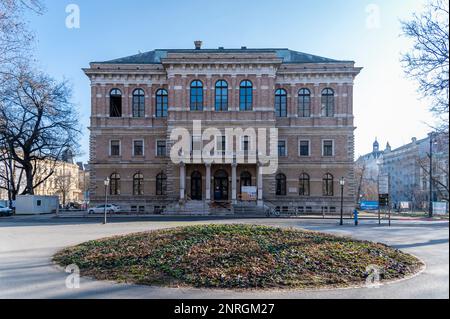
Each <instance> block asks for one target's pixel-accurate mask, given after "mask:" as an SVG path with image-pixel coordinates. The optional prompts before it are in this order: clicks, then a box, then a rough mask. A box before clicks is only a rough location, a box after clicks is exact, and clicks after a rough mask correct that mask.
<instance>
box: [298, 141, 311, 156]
mask: <svg viewBox="0 0 450 319" xmlns="http://www.w3.org/2000/svg"><path fill="white" fill-rule="evenodd" d="M300 156H310V154H309V141H300Z"/></svg>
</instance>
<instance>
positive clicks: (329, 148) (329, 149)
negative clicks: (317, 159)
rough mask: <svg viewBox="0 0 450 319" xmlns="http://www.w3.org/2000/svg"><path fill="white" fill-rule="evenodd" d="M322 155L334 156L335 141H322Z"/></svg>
mask: <svg viewBox="0 0 450 319" xmlns="http://www.w3.org/2000/svg"><path fill="white" fill-rule="evenodd" d="M322 156H325V157H331V156H334V141H333V140H323V141H322Z"/></svg>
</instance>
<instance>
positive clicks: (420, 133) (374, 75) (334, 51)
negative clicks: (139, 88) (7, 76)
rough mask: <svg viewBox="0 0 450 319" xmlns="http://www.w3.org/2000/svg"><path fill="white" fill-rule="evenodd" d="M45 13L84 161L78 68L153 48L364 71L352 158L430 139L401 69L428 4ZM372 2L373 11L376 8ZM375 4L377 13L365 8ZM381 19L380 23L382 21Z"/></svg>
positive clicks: (39, 25)
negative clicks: (330, 62)
mask: <svg viewBox="0 0 450 319" xmlns="http://www.w3.org/2000/svg"><path fill="white" fill-rule="evenodd" d="M45 2H46V6H47V10H46V12H45V14H44V15H41V16H35V15H32V14H29V15H28V20H29V22H30V27H31V29H32V30H33V31H34V32H35V34H36V37H37V40H38V41H37V43H36V54H35V55H36V58H37V59H38V60H39V63H40V66H41V67H42V68H43V69H44V70H45V71H47V72H48V73H49V74H51V75H52V76H54V77H56V78H58V79H63V78H65V79H68V80H70V81H71V82H72V84H73V89H74V102H75V104H76V106H77V107H78V109H79V113H80V115H81V124H82V126H83V133H84V135H83V138H82V140H81V143H82V149H83V150H84V152H85V154H84V155H83V156H82V157H81V158H80V160H83V161H87V160H88V136H89V131H88V130H87V127H88V125H89V115H90V96H89V95H90V87H89V81H88V79H87V78H86V76H85V75H84V73H83V72H82V71H81V68H83V67H87V66H88V65H89V62H91V61H103V60H108V59H113V58H118V57H122V56H127V55H132V54H136V53H138V51H149V50H152V49H155V48H192V47H193V41H194V40H203V42H204V47H207V48H217V47H219V46H224V47H226V48H239V47H241V46H247V47H249V48H250V47H254V48H259V47H283V48H290V49H293V50H298V51H302V52H307V53H312V54H317V55H321V56H325V57H330V58H335V59H343V60H344V59H345V60H354V61H356V64H357V66H362V67H364V70H363V71H362V73H361V75H360V76H359V77H358V78H357V80H356V83H355V99H354V103H355V117H356V126H357V127H358V128H357V130H356V132H355V133H356V155H360V154H364V153H367V152H369V151H370V150H371V147H372V142H373V140H374V139H375V137H378V140H379V141H380V143H381V145H382V147H384V145H385V143H386V141H389V142H390V143H391V145H392V146H393V147H397V146H400V145H402V144H404V143H408V142H409V141H410V139H411V137H413V136H415V137H418V138H420V137H424V136H426V134H427V132H428V130H429V128H428V126H427V124H426V123H432V117H431V116H430V115H429V114H428V112H427V102H426V101H423V100H420V99H419V97H418V95H417V93H416V86H415V83H414V82H412V81H410V80H408V79H406V78H405V77H404V75H403V72H402V69H401V67H400V63H399V61H400V53H401V52H404V51H406V50H408V48H409V47H410V45H411V43H410V42H409V41H408V40H407V39H404V38H401V37H400V34H401V28H400V22H399V20H400V19H407V18H409V17H410V16H411V14H412V13H413V12H415V11H418V10H420V9H421V8H422V6H423V4H424V2H425V0H395V1H393V0H380V1H375V0H368V1H366V0H315V1H312V0H309V1H305V0H285V1H283V0H278V1H263V0H246V1H243V0H227V1H216V0H184V1H182V0H165V1H153V0H149V1H144V0H128V1H118V0H115V1H107V0H91V1H87V0H86V1H85V0H78V1H77V0H71V1H63V0H58V1H56V0H47V1H45ZM69 4H77V5H78V6H79V8H80V18H81V19H80V28H79V29H68V28H67V27H66V24H65V20H66V17H67V13H66V6H67V5H69ZM373 5H375V6H373ZM370 8H375V9H376V10H378V12H379V14H378V15H376V13H375V15H374V14H373V12H376V11H370V10H369V11H370V12H368V11H367V10H368V9H370ZM377 17H378V18H377Z"/></svg>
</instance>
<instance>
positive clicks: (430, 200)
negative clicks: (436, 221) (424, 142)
mask: <svg viewBox="0 0 450 319" xmlns="http://www.w3.org/2000/svg"><path fill="white" fill-rule="evenodd" d="M433 137H434V133H430V172H429V173H430V174H429V175H430V176H429V183H430V198H429V204H428V206H429V207H428V216H429V217H430V218H432V217H433V143H434V141H433Z"/></svg>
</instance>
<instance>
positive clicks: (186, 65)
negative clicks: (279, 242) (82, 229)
mask: <svg viewBox="0 0 450 319" xmlns="http://www.w3.org/2000/svg"><path fill="white" fill-rule="evenodd" d="M360 70H361V68H357V67H355V63H354V62H352V61H338V60H332V59H328V58H322V57H318V56H313V55H310V54H305V53H300V52H296V51H292V50H289V49H248V48H246V47H242V48H241V49H224V48H219V49H202V48H201V43H200V42H196V47H195V49H176V50H154V51H150V52H146V53H142V54H138V55H134V56H130V57H125V58H120V59H116V60H112V61H107V62H93V63H91V64H90V67H89V68H87V69H84V71H85V73H86V75H87V76H88V77H89V79H90V81H91V90H92V91H91V94H92V115H91V126H90V131H91V138H90V163H89V167H90V174H91V176H90V177H91V185H90V199H91V204H95V203H102V202H103V201H104V198H105V189H106V187H105V186H104V181H105V179H107V178H109V186H108V187H107V190H106V191H107V192H108V193H109V195H110V199H111V201H112V202H114V203H117V204H119V205H121V207H122V208H124V209H129V210H132V211H136V210H137V211H141V212H155V211H159V210H160V209H162V208H165V209H166V210H171V209H174V207H176V206H177V205H178V206H183V207H191V209H192V210H193V209H197V208H199V207H203V208H205V207H207V210H213V209H214V208H217V207H220V208H225V209H230V210H232V208H233V204H234V205H235V206H236V205H239V203H240V200H241V199H242V187H243V186H254V187H255V188H256V189H257V198H255V206H256V202H257V203H258V204H259V205H260V206H262V205H271V206H274V207H278V208H279V209H280V210H284V211H288V210H289V211H291V212H293V211H296V212H299V213H310V212H325V213H326V212H334V211H339V207H340V196H341V194H340V184H339V181H340V179H341V178H342V177H344V178H345V180H346V183H345V187H344V203H345V210H346V212H350V211H351V210H352V209H353V208H354V203H355V199H354V197H355V181H354V168H353V164H354V129H355V127H354V118H353V83H354V79H355V77H356V76H357V75H358V74H359V72H360ZM194 120H196V121H201V124H202V128H203V129H208V128H217V129H219V130H220V131H221V132H223V131H224V130H225V129H226V128H242V129H247V128H250V127H251V128H255V129H259V128H266V129H274V128H276V129H278V141H276V144H277V145H276V146H277V150H278V170H277V171H276V172H273V174H263V169H262V164H261V163H260V162H254V163H245V164H241V163H236V161H235V160H234V161H232V162H231V163H229V164H215V163H205V162H198V163H195V164H191V163H189V162H188V163H186V162H185V163H180V164H177V163H174V162H173V161H172V160H171V157H170V156H169V155H170V153H171V148H172V146H173V145H174V142H176V141H172V140H171V139H170V135H171V133H172V132H173V130H174V129H176V128H180V127H182V128H186V129H188V130H190V131H191V133H192V127H193V121H194ZM194 139H195V137H194ZM218 141H219V142H218ZM198 143H200V144H202V145H200V149H201V148H202V146H204V145H205V144H206V142H205V141H202V140H201V139H200V142H199V141H197V143H195V142H193V143H192V145H194V144H196V145H197V144H198ZM229 143H231V144H233V146H234V147H235V148H234V149H236V150H237V149H241V150H242V149H244V150H248V148H249V147H250V148H251V146H249V143H250V144H253V143H254V142H253V140H251V141H250V142H249V140H247V137H244V139H243V140H241V141H237V139H236V140H233V141H229V140H223V141H222V137H220V136H216V137H215V145H216V146H215V150H216V151H217V150H219V149H222V150H224V149H225V148H226V149H227V152H228V145H229ZM255 144H256V143H255ZM193 149H194V151H195V149H196V147H195V146H194V148H193ZM191 151H192V149H191ZM259 151H260V150H257V152H258V153H259ZM233 155H235V154H231V156H232V157H233ZM256 199H257V201H256Z"/></svg>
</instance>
